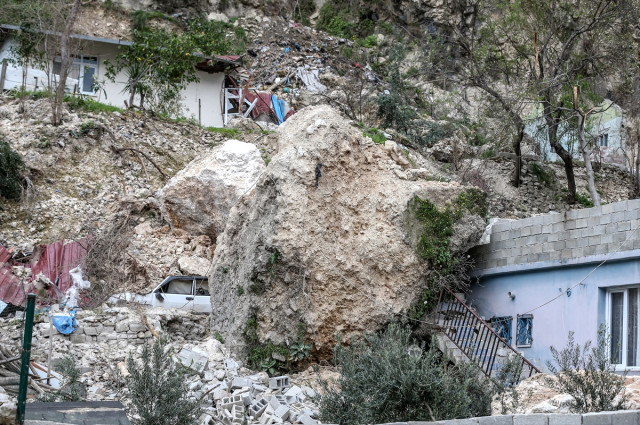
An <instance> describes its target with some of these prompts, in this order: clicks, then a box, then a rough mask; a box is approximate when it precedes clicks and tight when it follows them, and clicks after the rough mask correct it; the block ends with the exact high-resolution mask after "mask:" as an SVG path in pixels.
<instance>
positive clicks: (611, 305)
mask: <svg viewBox="0 0 640 425" xmlns="http://www.w3.org/2000/svg"><path fill="white" fill-rule="evenodd" d="M608 295H609V296H608V312H607V321H608V325H609V331H610V332H611V346H610V354H611V363H614V364H619V365H623V366H640V365H639V364H638V337H639V333H638V331H639V329H638V315H639V314H640V288H626V289H616V290H613V291H610V292H609V294H608Z"/></svg>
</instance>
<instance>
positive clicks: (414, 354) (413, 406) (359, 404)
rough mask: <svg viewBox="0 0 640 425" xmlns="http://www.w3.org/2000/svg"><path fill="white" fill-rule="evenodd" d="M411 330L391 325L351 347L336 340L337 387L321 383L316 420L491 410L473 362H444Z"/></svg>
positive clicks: (419, 417)
mask: <svg viewBox="0 0 640 425" xmlns="http://www.w3.org/2000/svg"><path fill="white" fill-rule="evenodd" d="M410 334H411V331H410V330H409V329H408V328H404V327H402V326H401V325H400V324H397V323H392V324H390V325H389V326H388V327H387V329H386V330H385V331H384V332H383V333H381V334H379V335H365V336H364V337H363V339H362V340H361V341H359V342H353V343H352V345H351V346H344V345H340V344H338V345H337V346H336V348H335V351H334V354H335V357H334V358H335V362H336V364H337V365H339V366H340V367H341V375H340V378H339V379H338V382H337V385H332V386H330V385H328V383H325V384H326V385H325V393H324V394H323V395H322V396H321V397H320V420H321V421H323V422H327V423H336V424H345V425H346V424H349V425H351V424H371V423H374V424H375V423H390V422H405V421H427V420H441V419H452V418H466V417H474V416H482V415H488V414H489V413H490V402H491V386H490V385H487V383H486V382H484V381H483V380H481V379H478V375H479V373H480V371H479V370H478V369H477V367H476V366H475V365H472V364H463V365H461V366H459V367H452V366H449V365H448V362H447V360H446V359H444V358H442V355H441V353H440V352H439V351H438V350H437V349H436V348H435V347H432V348H431V349H429V350H426V351H425V350H424V347H423V346H418V345H416V344H415V342H414V341H412V339H411V337H410Z"/></svg>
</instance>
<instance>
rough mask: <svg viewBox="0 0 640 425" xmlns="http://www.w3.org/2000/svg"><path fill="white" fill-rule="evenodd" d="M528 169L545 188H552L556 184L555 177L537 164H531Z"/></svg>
mask: <svg viewBox="0 0 640 425" xmlns="http://www.w3.org/2000/svg"><path fill="white" fill-rule="evenodd" d="M529 169H530V170H531V172H532V173H533V174H534V175H535V176H536V177H537V178H538V180H540V181H541V182H542V183H544V184H545V185H546V186H552V185H553V184H554V183H555V182H556V176H555V175H554V174H553V173H552V172H551V171H548V170H546V169H545V168H544V167H543V166H541V165H540V164H538V163H537V162H532V163H531V165H529Z"/></svg>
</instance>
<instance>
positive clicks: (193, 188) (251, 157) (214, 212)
mask: <svg viewBox="0 0 640 425" xmlns="http://www.w3.org/2000/svg"><path fill="white" fill-rule="evenodd" d="M265 168H266V166H265V163H264V160H263V159H262V157H261V155H260V151H259V150H258V148H257V147H256V146H255V145H253V144H251V143H245V142H240V141H238V140H228V141H227V142H225V143H224V144H222V145H220V146H218V147H216V148H215V149H213V150H212V152H211V153H210V154H209V155H206V156H204V157H202V158H196V159H194V160H193V161H191V162H190V163H189V164H188V165H187V166H186V167H185V168H184V169H183V170H181V171H180V172H178V174H176V175H175V176H174V177H173V178H172V179H171V180H169V182H168V183H167V184H166V185H165V187H163V188H162V189H160V190H159V191H158V192H157V194H156V199H157V200H158V203H159V206H160V211H161V213H162V216H163V218H164V219H165V220H167V221H168V222H169V223H170V224H171V226H172V228H174V229H176V228H177V229H182V230H184V231H186V232H188V233H190V234H192V235H207V236H209V237H210V238H211V239H212V240H215V238H216V236H217V235H218V233H220V232H222V230H223V229H224V225H225V223H226V219H227V216H228V215H229V211H230V210H231V207H233V206H234V205H235V203H236V202H237V201H238V199H240V197H241V196H242V195H244V194H245V193H248V192H250V190H251V189H252V188H253V186H254V184H255V182H256V181H257V179H258V177H259V176H260V174H261V173H262V172H263V171H264V170H265Z"/></svg>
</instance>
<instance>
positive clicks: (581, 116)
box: [573, 86, 600, 207]
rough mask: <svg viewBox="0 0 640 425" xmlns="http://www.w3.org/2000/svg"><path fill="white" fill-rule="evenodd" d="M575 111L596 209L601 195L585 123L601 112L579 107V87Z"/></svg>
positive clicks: (575, 97) (575, 95)
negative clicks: (597, 187)
mask: <svg viewBox="0 0 640 425" xmlns="http://www.w3.org/2000/svg"><path fill="white" fill-rule="evenodd" d="M573 110H574V111H575V112H576V116H577V118H578V129H577V133H578V141H579V143H580V152H581V153H582V158H583V159H584V167H585V169H586V171H587V182H588V185H589V193H590V194H591V199H592V200H593V205H594V206H596V207H599V206H600V194H599V193H598V191H597V190H596V182H595V178H594V175H593V167H592V165H591V148H590V147H589V144H588V143H587V140H586V135H585V128H584V127H585V122H586V121H587V118H588V117H589V115H591V114H592V113H594V112H599V111H598V109H597V108H595V107H593V108H591V109H589V110H587V111H584V110H582V108H580V107H579V106H578V87H577V86H574V87H573Z"/></svg>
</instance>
